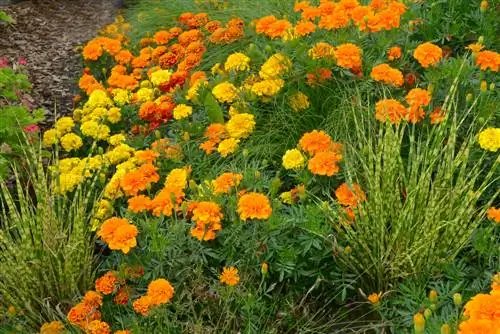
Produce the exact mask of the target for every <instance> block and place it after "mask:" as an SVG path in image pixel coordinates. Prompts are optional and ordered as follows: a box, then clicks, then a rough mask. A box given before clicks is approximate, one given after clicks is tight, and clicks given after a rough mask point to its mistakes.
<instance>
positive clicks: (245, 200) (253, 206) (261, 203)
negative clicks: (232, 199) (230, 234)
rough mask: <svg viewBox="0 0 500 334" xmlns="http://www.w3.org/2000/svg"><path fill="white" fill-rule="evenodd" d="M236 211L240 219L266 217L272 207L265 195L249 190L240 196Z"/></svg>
mask: <svg viewBox="0 0 500 334" xmlns="http://www.w3.org/2000/svg"><path fill="white" fill-rule="evenodd" d="M237 212H238V213H239V215H240V219H241V220H247V219H268V218H269V217H270V216H271V213H272V212H273V209H272V208H271V204H270V202H269V199H268V198H267V197H266V195H263V194H259V193H255V192H249V193H246V194H244V195H243V196H241V197H240V199H239V201H238V209H237Z"/></svg>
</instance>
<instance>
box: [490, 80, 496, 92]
mask: <svg viewBox="0 0 500 334" xmlns="http://www.w3.org/2000/svg"><path fill="white" fill-rule="evenodd" d="M490 90H491V91H494V90H495V83H494V82H492V83H490Z"/></svg>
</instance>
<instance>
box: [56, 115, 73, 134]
mask: <svg viewBox="0 0 500 334" xmlns="http://www.w3.org/2000/svg"><path fill="white" fill-rule="evenodd" d="M73 126H75V122H74V121H73V119H72V118H71V117H61V118H59V119H58V120H57V121H56V124H55V126H54V128H55V129H56V131H57V133H58V134H59V135H60V136H62V135H63V134H65V133H68V132H70V131H71V129H73Z"/></svg>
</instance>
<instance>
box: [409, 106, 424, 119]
mask: <svg viewBox="0 0 500 334" xmlns="http://www.w3.org/2000/svg"><path fill="white" fill-rule="evenodd" d="M424 117H425V112H424V108H422V107H421V106H416V105H415V106H410V107H409V108H408V113H407V115H406V119H407V120H408V121H409V122H410V123H412V124H415V123H418V122H420V121H421V120H422V119H424Z"/></svg>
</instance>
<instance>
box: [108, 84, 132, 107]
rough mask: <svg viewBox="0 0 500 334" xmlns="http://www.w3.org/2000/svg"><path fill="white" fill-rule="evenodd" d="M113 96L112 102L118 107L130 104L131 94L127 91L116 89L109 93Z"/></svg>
mask: <svg viewBox="0 0 500 334" xmlns="http://www.w3.org/2000/svg"><path fill="white" fill-rule="evenodd" d="M111 95H113V101H114V102H115V103H116V104H117V105H119V106H123V105H126V104H128V103H129V102H130V98H131V94H130V92H129V91H128V90H126V89H122V88H116V89H113V90H112V91H111Z"/></svg>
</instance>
